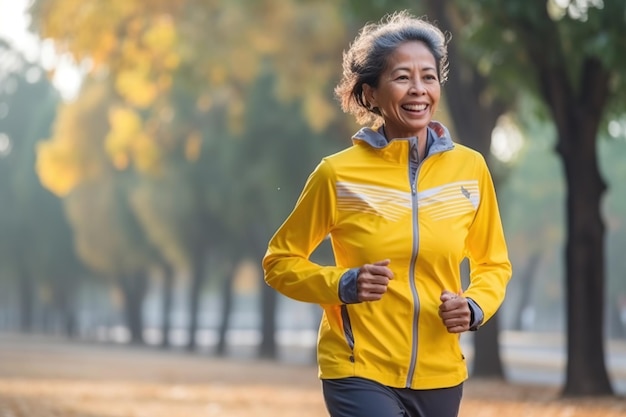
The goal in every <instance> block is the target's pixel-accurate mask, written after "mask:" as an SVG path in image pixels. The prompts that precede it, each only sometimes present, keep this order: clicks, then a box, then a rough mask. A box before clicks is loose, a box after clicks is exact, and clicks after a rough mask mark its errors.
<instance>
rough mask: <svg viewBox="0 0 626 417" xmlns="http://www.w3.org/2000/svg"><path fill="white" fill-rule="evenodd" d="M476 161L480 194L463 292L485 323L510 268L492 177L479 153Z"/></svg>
mask: <svg viewBox="0 0 626 417" xmlns="http://www.w3.org/2000/svg"><path fill="white" fill-rule="evenodd" d="M479 162H480V165H479V168H480V175H479V181H480V195H481V198H480V203H479V206H478V209H477V210H476V216H475V218H474V221H473V222H472V224H471V226H470V229H469V233H468V235H467V240H466V251H467V252H466V255H467V258H468V259H469V264H470V284H469V287H468V288H467V290H466V291H465V292H464V294H463V295H464V296H465V297H468V298H471V299H472V300H473V301H474V302H475V303H476V304H478V306H479V307H480V309H481V310H482V311H483V314H484V318H483V323H485V322H486V321H487V320H489V319H490V318H491V317H492V316H493V315H494V314H495V313H496V311H497V310H498V308H499V307H500V305H501V304H502V302H503V300H504V295H505V293H506V286H507V284H508V282H509V280H510V278H511V273H512V270H511V263H510V261H509V257H508V251H507V246H506V241H505V239H504V231H503V229H502V221H501V219H500V212H499V209H498V202H497V199H496V193H495V189H494V185H493V180H492V178H491V175H490V173H489V170H488V168H487V164H486V163H485V161H484V159H483V158H482V156H481V157H480V158H479Z"/></svg>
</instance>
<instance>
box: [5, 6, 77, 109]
mask: <svg viewBox="0 0 626 417" xmlns="http://www.w3.org/2000/svg"><path fill="white" fill-rule="evenodd" d="M30 2H31V1H30V0H0V38H3V39H4V40H6V41H8V42H9V43H10V44H11V45H13V46H14V47H15V48H16V49H18V50H19V51H21V52H22V53H23V54H24V56H25V57H26V59H28V60H29V61H32V62H39V63H40V64H41V65H42V66H43V67H44V68H45V69H52V68H56V71H55V75H54V78H53V80H52V82H53V84H54V85H55V86H56V87H57V88H58V89H59V91H60V92H61V94H62V96H63V97H64V98H65V99H66V100H70V99H72V98H74V97H75V96H76V94H77V92H78V89H79V88H80V83H81V75H80V71H79V69H78V68H77V67H76V66H75V65H74V63H73V62H72V61H71V59H70V58H69V57H68V56H61V57H59V56H57V55H56V54H55V52H54V47H53V45H52V44H51V42H49V41H44V42H41V41H40V40H39V38H38V37H37V36H36V35H34V34H33V33H31V32H29V31H28V25H29V24H30V17H29V16H28V15H27V14H26V9H27V8H28V6H29V4H30Z"/></svg>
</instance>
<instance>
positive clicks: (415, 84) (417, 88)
mask: <svg viewBox="0 0 626 417" xmlns="http://www.w3.org/2000/svg"><path fill="white" fill-rule="evenodd" d="M409 94H411V95H414V96H422V95H424V94H426V87H425V86H424V83H423V82H422V80H420V79H419V78H416V79H414V80H413V81H412V82H411V86H410V88H409Z"/></svg>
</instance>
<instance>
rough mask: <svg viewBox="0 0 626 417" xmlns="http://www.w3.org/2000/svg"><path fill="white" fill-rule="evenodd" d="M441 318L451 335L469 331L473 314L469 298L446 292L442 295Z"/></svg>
mask: <svg viewBox="0 0 626 417" xmlns="http://www.w3.org/2000/svg"><path fill="white" fill-rule="evenodd" d="M439 299H440V300H441V304H440V305H439V317H441V320H442V321H443V324H444V326H446V328H447V329H448V332H450V333H463V332H466V331H468V330H469V328H470V320H471V316H472V315H471V312H470V307H469V303H468V302H467V298H465V297H463V296H462V295H458V294H455V293H453V292H450V291H447V290H444V291H443V292H442V293H441V297H439Z"/></svg>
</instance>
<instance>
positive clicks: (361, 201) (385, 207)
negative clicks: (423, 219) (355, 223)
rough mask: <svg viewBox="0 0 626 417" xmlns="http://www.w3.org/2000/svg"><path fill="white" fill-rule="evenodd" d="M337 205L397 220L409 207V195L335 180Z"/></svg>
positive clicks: (343, 208)
mask: <svg viewBox="0 0 626 417" xmlns="http://www.w3.org/2000/svg"><path fill="white" fill-rule="evenodd" d="M336 186H337V206H338V208H339V209H342V210H347V211H359V212H364V213H370V214H376V215H378V216H381V217H384V218H386V219H389V220H392V221H397V220H399V219H400V218H401V217H402V216H403V215H405V214H406V213H407V210H410V209H411V195H410V193H407V192H402V191H398V190H395V189H392V188H387V187H378V186H375V185H365V184H357V183H352V182H346V181H341V182H337V184H336Z"/></svg>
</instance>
